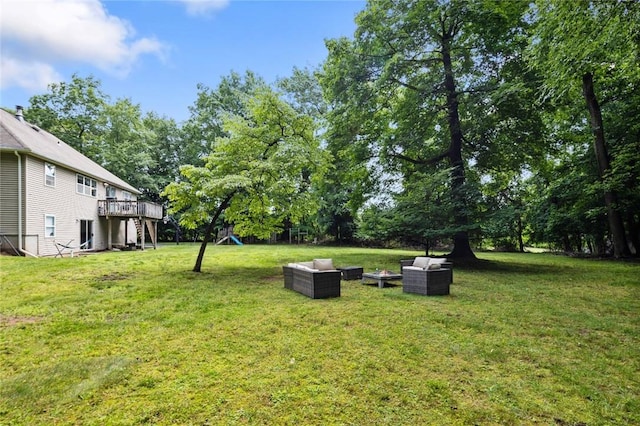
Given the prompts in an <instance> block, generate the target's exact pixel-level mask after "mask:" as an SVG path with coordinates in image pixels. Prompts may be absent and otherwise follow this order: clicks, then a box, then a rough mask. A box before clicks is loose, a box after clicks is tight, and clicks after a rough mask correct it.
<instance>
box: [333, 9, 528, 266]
mask: <svg viewBox="0 0 640 426" xmlns="http://www.w3.org/2000/svg"><path fill="white" fill-rule="evenodd" d="M526 10H527V3H526V2H524V1H511V2H498V1H480V0H478V1H472V0H468V1H456V0H448V1H440V0H416V1H404V0H402V1H401V0H379V1H370V2H369V3H368V4H367V7H366V9H365V10H364V11H363V12H361V13H360V14H359V15H358V17H357V19H356V22H357V24H358V28H357V31H356V34H355V38H354V39H353V40H348V39H344V38H343V39H339V40H331V41H329V42H328V44H327V45H328V49H329V58H328V59H327V61H326V63H325V67H324V77H323V80H322V82H323V87H324V88H325V93H326V96H327V98H328V99H329V100H330V101H331V107H332V109H331V112H330V115H329V119H330V125H331V130H330V135H331V136H330V137H331V138H333V140H334V143H339V144H340V147H341V150H344V151H349V152H351V153H353V154H352V155H354V157H355V159H357V160H358V161H359V163H360V165H359V166H357V167H353V168H352V170H353V172H354V173H357V174H358V175H359V176H363V175H364V173H363V172H367V171H368V174H366V179H370V182H371V183H374V182H380V179H379V178H380V177H383V178H384V177H386V178H388V177H389V176H390V175H391V176H393V173H394V172H396V173H398V174H399V176H400V178H402V177H407V176H410V175H411V174H412V173H424V174H427V173H433V172H435V171H440V170H443V169H448V170H450V180H449V182H448V183H447V184H446V185H447V187H448V188H447V190H448V192H449V194H450V196H451V198H452V204H453V205H454V206H455V208H454V209H453V210H452V216H453V217H452V225H453V227H452V230H453V228H455V230H454V231H453V234H452V237H453V242H454V247H453V250H452V252H451V254H450V256H452V257H474V254H473V251H472V249H471V246H470V239H469V232H470V231H471V230H473V229H476V228H477V224H476V223H474V221H473V217H474V214H475V212H474V209H475V201H474V199H473V198H470V197H469V195H470V194H473V192H474V191H472V190H470V189H469V188H467V186H468V185H467V183H468V182H467V178H468V176H467V169H468V168H469V167H470V166H473V165H475V164H478V158H479V155H480V154H481V153H482V152H483V151H484V152H491V151H492V150H494V151H495V150H496V149H495V145H496V144H499V143H500V142H501V139H500V138H499V137H497V136H496V135H495V134H491V133H489V132H484V133H483V135H484V136H485V138H484V139H481V138H479V137H478V138H476V139H471V138H470V137H469V136H476V135H477V134H479V133H480V132H479V131H473V130H472V129H473V128H474V126H479V125H480V124H481V123H482V122H483V120H486V118H485V117H486V116H489V115H490V114H492V113H493V112H494V111H495V108H496V106H497V101H498V100H504V99H505V98H508V97H514V96H516V94H517V91H515V90H507V89H506V87H505V86H506V85H507V83H508V81H507V80H506V79H505V77H504V75H503V73H504V71H505V70H507V69H509V66H510V64H511V63H513V62H514V61H520V57H519V52H520V50H521V49H522V46H523V44H522V43H523V40H524V36H523V28H524V27H525V26H526V23H525V21H524V14H525V12H526ZM512 87H513V86H512ZM499 89H501V90H500V91H499ZM492 93H499V94H500V97H499V98H498V99H497V100H496V99H493V98H492V96H491V94H492ZM511 119H513V120H514V121H517V117H511ZM508 129H509V127H508V126H503V130H505V131H506V130H508ZM497 133H499V132H497ZM502 140H504V138H503V139H502ZM336 141H340V142H336ZM509 142H510V145H508V146H507V147H504V146H503V147H502V149H503V150H504V149H507V148H508V149H509V152H510V153H513V155H514V156H518V153H522V152H526V150H523V149H522V148H523V146H519V147H514V146H513V144H512V143H511V141H510V140H509ZM523 143H531V140H523ZM519 158H520V159H519V162H518V164H515V165H514V164H512V165H511V166H512V167H513V166H520V165H521V164H522V162H523V161H524V160H522V159H521V157H519ZM358 172H359V173H358ZM366 179H364V180H363V181H364V182H365V183H366V182H367V180H366ZM362 189H363V190H362V191H360V194H362V196H363V198H365V197H367V196H370V195H371V194H375V193H376V191H377V190H378V188H376V187H374V186H362Z"/></svg>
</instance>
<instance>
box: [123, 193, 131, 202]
mask: <svg viewBox="0 0 640 426" xmlns="http://www.w3.org/2000/svg"><path fill="white" fill-rule="evenodd" d="M122 198H123V199H125V200H127V201H131V193H130V192H129V191H122Z"/></svg>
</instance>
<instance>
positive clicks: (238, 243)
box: [229, 235, 244, 246]
mask: <svg viewBox="0 0 640 426" xmlns="http://www.w3.org/2000/svg"><path fill="white" fill-rule="evenodd" d="M229 238H231V241H233V242H234V243H236V244H237V245H239V246H243V245H244V244H242V242H241V241H240V240H239V239H237V238H236V237H235V235H231V236H230V237H229Z"/></svg>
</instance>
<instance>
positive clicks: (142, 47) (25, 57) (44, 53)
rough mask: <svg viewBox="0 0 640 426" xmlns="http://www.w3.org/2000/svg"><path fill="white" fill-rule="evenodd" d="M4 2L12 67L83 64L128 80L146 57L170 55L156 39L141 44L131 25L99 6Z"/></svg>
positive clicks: (1, 17)
mask: <svg viewBox="0 0 640 426" xmlns="http://www.w3.org/2000/svg"><path fill="white" fill-rule="evenodd" d="M1 1H2V13H1V14H0V37H2V40H3V52H2V56H3V58H6V57H8V58H7V61H8V62H11V63H12V64H17V63H20V62H25V63H26V65H27V66H29V64H31V66H32V67H33V68H32V69H36V68H39V69H40V70H41V71H44V70H45V68H46V67H49V68H50V69H49V72H54V71H53V69H52V68H51V67H52V66H53V65H51V64H61V63H68V62H77V63H84V64H90V65H92V66H94V67H96V68H98V69H100V70H103V71H106V72H109V73H112V74H116V75H118V76H126V75H127V74H128V73H129V71H130V70H131V68H132V66H133V65H134V64H135V62H136V61H137V60H138V58H139V57H140V56H141V55H144V54H155V55H158V56H159V57H162V56H163V54H164V52H165V51H166V46H164V45H163V43H161V42H160V41H158V40H156V39H155V38H144V37H143V38H135V30H134V28H133V27H132V26H131V24H130V23H129V22H128V21H126V20H123V19H120V18H118V17H117V16H113V15H109V14H108V12H107V11H106V9H105V8H104V7H103V5H102V3H101V2H100V1H99V0H36V1H34V0H1ZM3 63H4V60H3ZM35 64H39V65H35ZM46 64H50V65H46ZM44 72H45V74H46V71H44ZM3 73H4V66H3ZM3 80H5V78H4V76H3Z"/></svg>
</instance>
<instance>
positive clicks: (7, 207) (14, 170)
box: [0, 152, 19, 249]
mask: <svg viewBox="0 0 640 426" xmlns="http://www.w3.org/2000/svg"><path fill="white" fill-rule="evenodd" d="M18 199H19V197H18V157H17V156H16V155H15V154H14V153H13V152H0V233H2V234H4V235H5V236H6V237H7V238H8V239H9V241H11V244H13V245H14V247H18ZM3 249H4V247H3Z"/></svg>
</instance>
